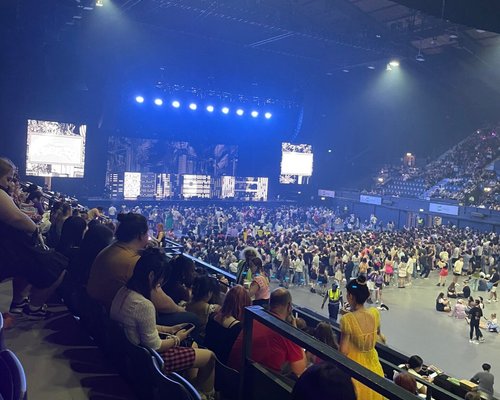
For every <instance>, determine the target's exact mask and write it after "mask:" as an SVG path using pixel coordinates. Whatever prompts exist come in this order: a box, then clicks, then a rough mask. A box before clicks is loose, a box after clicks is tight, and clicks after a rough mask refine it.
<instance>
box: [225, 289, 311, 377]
mask: <svg viewBox="0 0 500 400" xmlns="http://www.w3.org/2000/svg"><path fill="white" fill-rule="evenodd" d="M269 307H270V310H269V311H270V313H271V314H273V315H274V316H275V317H277V318H279V319H282V320H284V321H288V322H290V323H291V325H292V326H293V327H295V328H296V327H297V326H296V322H295V318H293V316H292V296H291V294H290V292H289V291H288V290H287V289H285V288H278V289H275V290H274V291H273V292H272V293H271V298H270V300H269ZM243 334H244V332H243V331H242V332H241V333H240V334H239V336H238V338H237V339H236V342H235V343H234V345H233V348H232V350H231V354H230V356H229V366H231V367H232V368H235V369H237V370H239V371H241V370H242V365H243V360H242V351H243V350H242V346H243ZM251 358H252V360H253V361H255V362H258V363H259V364H262V365H263V366H265V367H267V368H269V369H271V370H273V371H275V372H277V373H281V372H282V371H283V369H284V368H287V369H288V368H289V369H290V370H291V372H292V373H293V374H294V375H295V376H297V377H299V376H300V375H301V374H302V373H303V372H304V370H305V369H306V366H307V362H306V356H305V352H304V350H303V349H302V348H301V347H299V346H297V345H296V344H295V343H293V342H292V341H290V340H288V339H286V338H284V337H283V336H281V335H280V334H279V333H277V332H276V331H273V330H271V329H269V328H268V327H266V326H264V325H263V324H261V323H260V322H257V321H254V323H253V335H252V357H251Z"/></svg>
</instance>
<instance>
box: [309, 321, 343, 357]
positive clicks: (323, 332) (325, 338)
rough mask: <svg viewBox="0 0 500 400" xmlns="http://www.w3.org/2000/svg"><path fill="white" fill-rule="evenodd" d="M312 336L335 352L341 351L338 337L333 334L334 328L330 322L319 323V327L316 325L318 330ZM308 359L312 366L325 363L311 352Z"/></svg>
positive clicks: (315, 329)
mask: <svg viewBox="0 0 500 400" xmlns="http://www.w3.org/2000/svg"><path fill="white" fill-rule="evenodd" d="M312 336H314V337H315V338H316V339H318V340H319V341H320V342H323V343H325V344H327V345H328V346H330V347H331V348H333V349H335V350H338V349H339V344H338V341H337V337H336V335H335V333H334V332H333V329H332V326H331V325H330V324H329V323H328V322H324V321H322V322H319V323H318V325H316V328H314V331H313V332H312ZM307 359H308V361H309V362H310V363H312V364H319V363H321V362H323V360H322V359H321V358H320V357H318V356H316V355H314V354H312V353H309V352H308V353H307Z"/></svg>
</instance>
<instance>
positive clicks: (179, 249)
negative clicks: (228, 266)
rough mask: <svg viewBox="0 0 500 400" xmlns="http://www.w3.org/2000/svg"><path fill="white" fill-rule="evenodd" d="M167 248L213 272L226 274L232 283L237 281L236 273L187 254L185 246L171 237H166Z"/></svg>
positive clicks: (168, 250) (172, 252)
mask: <svg viewBox="0 0 500 400" xmlns="http://www.w3.org/2000/svg"><path fill="white" fill-rule="evenodd" d="M165 243H166V246H165V250H166V251H167V252H168V253H169V254H172V255H179V256H182V257H186V258H188V259H190V260H191V261H193V262H194V263H195V264H196V265H200V266H202V267H203V268H205V269H207V270H209V271H210V272H211V273H212V274H218V275H222V276H224V277H225V278H226V279H227V280H228V281H229V282H230V283H235V282H236V275H234V274H232V273H231V272H228V271H225V270H223V269H221V268H218V267H214V266H213V265H211V264H209V263H207V262H205V261H203V260H200V259H199V258H197V257H194V256H192V255H191V254H187V253H185V252H184V246H182V245H181V244H178V243H176V242H174V241H173V240H170V239H165Z"/></svg>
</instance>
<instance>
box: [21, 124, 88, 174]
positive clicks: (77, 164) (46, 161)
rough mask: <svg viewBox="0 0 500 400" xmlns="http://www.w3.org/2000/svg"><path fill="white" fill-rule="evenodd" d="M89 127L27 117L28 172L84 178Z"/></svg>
mask: <svg viewBox="0 0 500 400" xmlns="http://www.w3.org/2000/svg"><path fill="white" fill-rule="evenodd" d="M86 135H87V126H86V125H79V124H71V123H66V122H56V121H40V120H35V119H30V120H28V140H27V146H26V175H30V176H59V177H65V178H83V174H84V169H85V138H86Z"/></svg>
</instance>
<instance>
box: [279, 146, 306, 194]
mask: <svg viewBox="0 0 500 400" xmlns="http://www.w3.org/2000/svg"><path fill="white" fill-rule="evenodd" d="M313 158H314V155H313V151H312V146H311V145H310V144H292V143H287V142H284V143H282V144H281V175H280V183H284V184H306V183H309V179H308V178H309V177H311V176H312V173H313Z"/></svg>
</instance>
